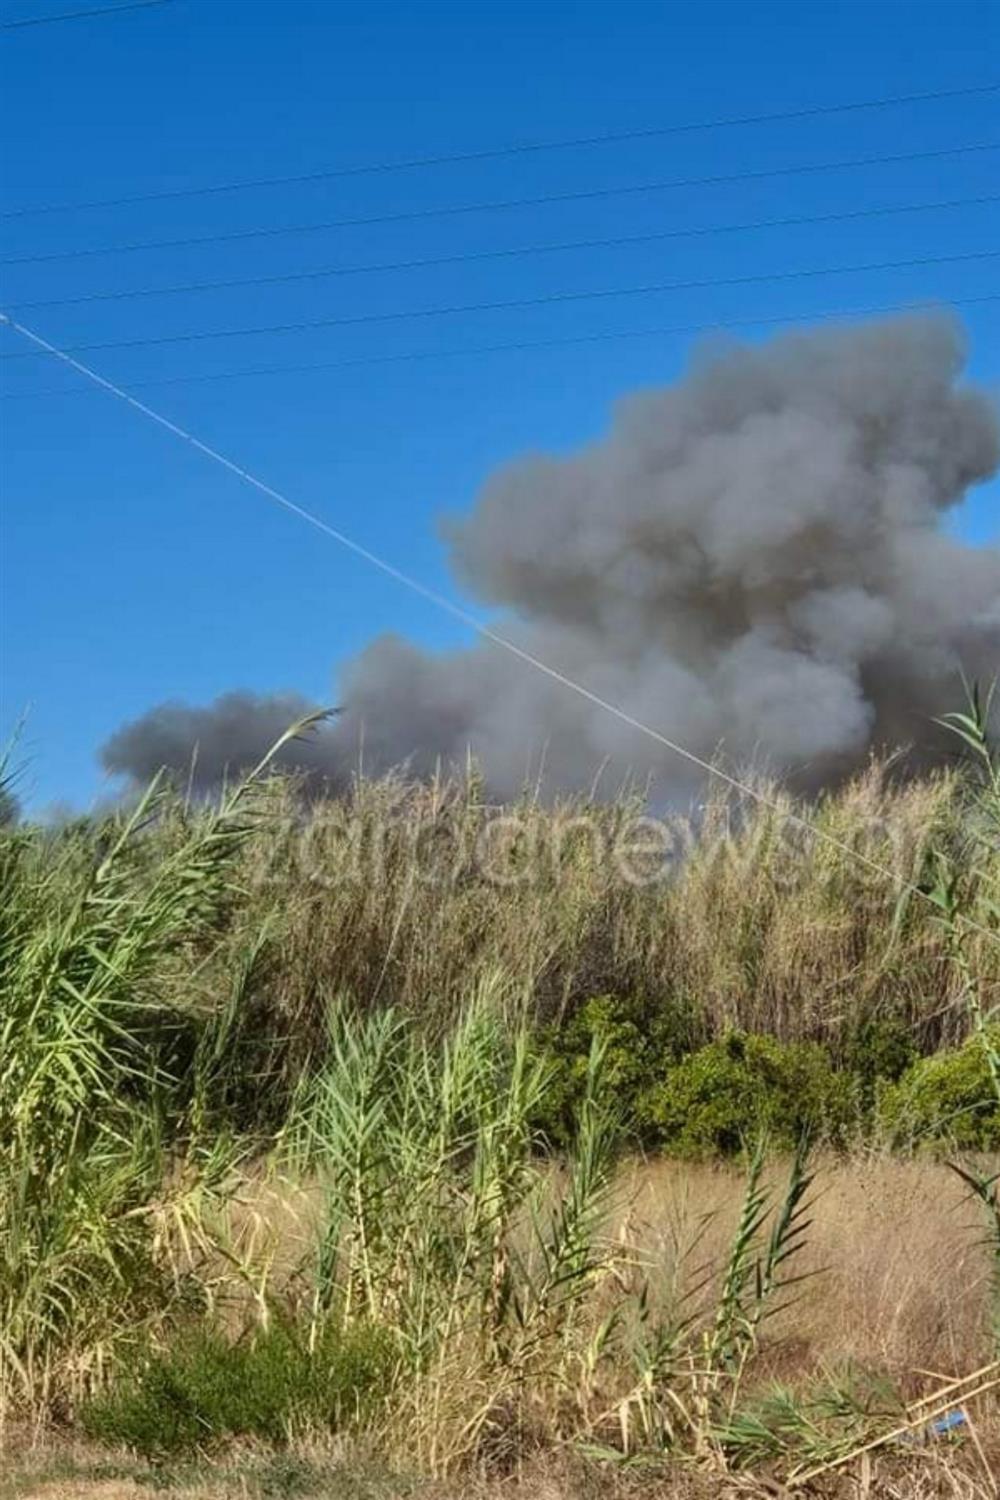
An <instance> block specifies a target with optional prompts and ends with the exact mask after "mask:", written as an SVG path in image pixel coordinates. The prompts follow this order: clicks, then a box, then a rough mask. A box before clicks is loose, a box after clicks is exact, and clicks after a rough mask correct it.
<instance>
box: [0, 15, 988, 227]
mask: <svg viewBox="0 0 1000 1500" xmlns="http://www.w3.org/2000/svg"><path fill="white" fill-rule="evenodd" d="M147 3H150V4H156V3H160V4H162V3H164V0H147ZM119 9H125V7H124V6H122V7H119ZM98 13H99V14H100V12H98ZM14 24H17V23H14ZM20 24H21V25H31V24H33V23H31V22H21V23H20ZM998 90H1000V83H983V84H972V85H969V86H967V87H962V88H951V89H932V90H927V91H925V92H923V93H914V94H889V95H883V96H882V97H880V98H876V99H852V100H848V101H846V102H841V103H835V104H811V105H805V106H803V107H802V108H799V109H785V110H773V111H767V112H764V113H760V114H748V115H723V116H720V117H716V118H712V119H707V120H685V121H682V122H680V123H677V124H672V125H653V126H649V127H646V128H640V129H635V130H610V131H604V132H602V133H599V134H596V135H578V136H563V137H559V138H556V139H551V138H550V139H547V140H535V141H515V142H513V143H510V144H507V145H503V146H486V147H481V148H478V149H476V150H472V151H448V152H442V153H438V154H436V155H431V156H411V157H401V158H399V159H396V160H385V161H369V162H354V163H351V164H349V165H347V166H343V167H321V168H318V169H317V170H315V171H312V172H296V173H293V174H290V175H284V176H276V177H243V178H236V179H234V180H230V181H226V182H211V183H206V184H205V185H203V186H202V187H193V188H168V189H164V190H162V191H160V192H154V193H131V194H127V195H123V196H120V197H116V198H91V199H87V200H84V201H82V202H81V201H77V202H70V203H66V202H60V203H42V204H34V205H26V206H25V207H22V208H14V209H8V210H6V211H5V212H4V213H3V214H0V218H4V219H14V218H27V217H29V216H31V215H35V214H56V213H79V212H82V211H83V210H85V209H97V208H124V207H127V206H129V205H131V204H136V203H165V202H171V201H174V200H176V199H180V198H206V197H210V196H212V195H213V194H216V193H237V192H244V191H246V190H248V189H250V188H270V187H292V186H295V185H297V184H301V183H307V182H328V181H332V180H334V179H336V178H343V177H361V176H365V175H367V174H371V173H381V172H405V171H416V170H419V169H424V168H427V167H441V166H449V165H453V164H458V163H463V162H465V163H470V162H481V161H491V160H494V159H496V158H499V157H504V156H526V155H530V154H534V153H538V152H544V151H565V150H568V149H570V148H573V147H586V146H607V145H617V144H619V143H621V142H625V141H644V140H656V139H660V138H661V137H664V136H670V135H683V134H688V133H691V132H696V131H700V130H728V129H732V128H733V127H735V126H743V125H776V124H781V123H785V122H791V121H795V120H807V119H815V118H817V117H821V116H825V115H841V114H849V113H853V112H857V111H861V110H873V109H891V108H894V107H896V106H898V105H905V104H926V103H930V102H932V101H935V100H940V99H967V98H971V97H974V96H976V95H982V94H994V93H996V92H997V91H998Z"/></svg>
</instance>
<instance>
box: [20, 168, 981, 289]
mask: <svg viewBox="0 0 1000 1500" xmlns="http://www.w3.org/2000/svg"><path fill="white" fill-rule="evenodd" d="M998 149H1000V142H998V141H972V142H970V143H968V144H966V145H962V146H941V147H937V148H935V149H934V150H929V151H903V152H897V153H894V154H892V155H888V156H854V157H846V158H840V159H838V160H834V161H821V162H802V163H799V164H798V165H794V166H784V167H760V168H755V169H753V170H748V169H746V168H744V169H742V170H741V171H738V172H721V173H716V174H714V175H712V176H708V177H674V178H667V179H666V180H664V181H657V182H635V183H625V184H622V185H619V186H617V187H606V188H584V189H580V190H577V191H574V192H568V193H542V194H540V195H538V196H536V197H530V198H495V199H485V200H483V201H480V202H476V203H445V204H442V205H440V206H439V207H430V208H414V209H396V210H393V211H392V212H391V213H380V214H362V215H358V216H355V217H351V218H346V219H326V220H323V221H322V222H321V223H316V224H267V225H263V226H261V227H259V228H257V229H235V230H228V231H226V232H224V233H222V234H200V235H185V236H183V237H181V238H178V239H169V240H128V241H125V242H124V243H121V244H117V245H85V246H83V247H82V248H80V249H77V250H50V251H40V252H35V253H33V254H31V255H14V256H8V257H6V258H5V259H4V260H0V265H2V266H30V265H42V264H46V263H51V262H54V261H66V260H81V259H83V258H86V257H92V256H95V255H133V254H136V253H137V252H139V251H143V250H178V249H184V248H191V247H193V246H197V245H222V244H232V243H234V242H236V241H239V240H253V239H262V238H273V237H275V236H278V235H289V234H319V233H322V232H324V231H326V230H330V229H354V228H362V227H364V226H366V225H372V224H405V223H412V222H414V221H416V220H422V219H442V218H454V217H456V216H458V215H462V214H479V213H501V212H505V211H507V210H508V209H514V208H539V207H542V206H543V205H546V204H554V203H585V202H591V201H594V200H596V199H600V198H620V197H624V196H627V195H630V194H638V193H659V192H666V191H669V190H671V189H674V188H689V187H723V186H726V185H727V184H731V183H735V182H762V181H765V180H768V179H771V178H775V177H800V176H807V175H809V174H810V173H813V172H839V171H847V170H850V169H853V168H857V167H883V166H897V165H900V164H901V163H903V162H915V161H939V160H943V159H944V158H947V157H952V156H968V155H971V154H973V153H976V152H980V151H996V150H998Z"/></svg>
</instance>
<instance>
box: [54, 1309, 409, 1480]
mask: <svg viewBox="0 0 1000 1500" xmlns="http://www.w3.org/2000/svg"><path fill="white" fill-rule="evenodd" d="M395 1366H396V1356H395V1354H394V1350H393V1345H392V1342H391V1340H390V1339H389V1337H388V1336H387V1334H385V1333H384V1332H383V1331H380V1330H378V1329H374V1328H367V1327H365V1326H363V1325H360V1326H357V1327H355V1328H354V1329H352V1330H351V1331H350V1332H349V1333H345V1332H343V1331H341V1330H335V1329H334V1328H333V1327H332V1326H329V1327H327V1328H325V1329H324V1330H323V1333H322V1335H321V1337H320V1338H319V1339H318V1340H316V1341H315V1342H314V1343H313V1345H312V1347H310V1346H309V1345H308V1343H306V1342H304V1341H303V1340H302V1338H301V1337H300V1333H299V1331H297V1330H296V1329H295V1328H294V1327H293V1326H292V1325H290V1324H275V1325H273V1326H272V1327H270V1328H268V1329H266V1330H260V1331H258V1332H257V1333H256V1335H255V1336H254V1337H252V1338H247V1339H244V1340H240V1341H236V1342H233V1341H232V1340H230V1339H227V1338H226V1337H225V1335H223V1334H222V1333H220V1332H218V1331H215V1330H213V1329H210V1328H199V1329H195V1330H190V1329H189V1330H187V1331H186V1332H184V1333H182V1334H180V1335H178V1336H177V1337H175V1339H174V1341H173V1342H172V1343H171V1344H170V1345H169V1346H168V1347H167V1349H166V1350H164V1351H162V1352H159V1353H154V1354H151V1355H150V1356H149V1357H148V1358H147V1360H146V1361H145V1363H144V1364H143V1365H142V1367H141V1368H140V1370H139V1372H138V1374H137V1375H135V1376H133V1377H131V1378H121V1379H119V1380H118V1381H117V1382H116V1383H115V1384H114V1385H113V1386H112V1387H111V1389H110V1390H109V1391H107V1392H106V1393H104V1394H103V1395H101V1396H98V1397H94V1398H92V1399H91V1400H89V1401H87V1402H85V1403H84V1404H83V1406H82V1408H81V1412H80V1420H81V1425H82V1426H83V1428H84V1430H85V1431H86V1432H87V1433H88V1435H89V1436H91V1437H93V1438H95V1439H97V1440H98V1441H99V1442H104V1443H108V1444H110V1445H113V1446H120V1447H126V1448H131V1449H134V1450H135V1451H136V1452H138V1453H141V1454H143V1455H144V1456H146V1457H155V1456H160V1455H167V1454H175V1453H183V1452H185V1451H190V1450H192V1449H195V1448H207V1447H211V1446H213V1445H215V1444H218V1443H220V1442H222V1441H224V1440H226V1439H228V1438H235V1437H256V1438H260V1439H262V1440H263V1441H265V1442H268V1443H272V1444H276V1445H280V1444H283V1443H284V1442H286V1441H287V1439H288V1438H289V1436H290V1435H291V1434H292V1433H293V1432H295V1431H297V1430H304V1429H317V1430H325V1431H336V1430H338V1429H340V1428H341V1427H343V1426H345V1425H346V1424H348V1423H350V1422H353V1421H356V1420H358V1419H359V1418H360V1417H361V1416H363V1415H364V1414H365V1413H366V1412H367V1413H369V1414H370V1412H371V1410H372V1408H373V1406H374V1405H376V1404H377V1403H378V1401H380V1400H381V1399H382V1398H384V1396H386V1395H387V1394H388V1392H389V1390H390V1389H391V1386H392V1380H393V1375H394V1370H395Z"/></svg>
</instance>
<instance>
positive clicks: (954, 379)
mask: <svg viewBox="0 0 1000 1500" xmlns="http://www.w3.org/2000/svg"><path fill="white" fill-rule="evenodd" d="M963 363H964V344H963V339H962V336H961V331H960V329H959V328H958V327H957V325H956V324H955V323H954V322H953V321H952V320H951V319H950V318H947V317H945V316H920V317H906V318H895V319H892V320H888V321H880V322H877V323H871V324H867V325H863V326H858V327H851V328H836V329H829V328H827V329H823V330H820V331H811V332H806V333H795V334H791V335H786V336H783V337H780V338H776V339H774V340H773V341H772V342H770V343H769V344H767V345H764V346H762V347H732V346H727V347H724V348H720V347H719V346H715V347H713V348H711V349H708V350H705V351H702V353H701V354H700V355H699V356H698V357H696V359H695V360H694V363H693V367H692V369H691V370H690V372H689V373H688V374H687V376H686V377H685V378H684V379H683V380H681V381H680V382H679V383H678V384H676V385H674V386H672V387H668V388H667V389H664V390H654V391H649V392H644V393H640V394H637V395H632V396H630V397H629V398H628V399H626V400H624V401H623V402H622V403H621V404H620V406H619V407H618V409H617V410H616V412H615V414H614V418H613V421H612V424H611V428H610V431H609V432H608V433H607V435H606V436H604V437H602V438H600V439H599V440H598V441H597V442H594V443H592V444H591V445H590V446H588V447H586V448H583V449H582V450H580V451H579V452H578V453H576V454H573V455H571V456H570V457H559V458H554V457H548V456H545V455H540V454H539V455H532V456H528V457H525V458H522V459H520V460H518V461H517V462H515V463H513V464H511V465H510V466H508V467H506V468H504V469H502V470H501V471H500V472H499V473H497V474H496V475H494V477H493V478H491V479H490V480H489V481H488V483H487V484H486V486H485V488H484V489H483V492H482V493H481V495H480V496H479V498H478V500H477V502H476V505H475V506H474V508H473V510H472V512H471V513H470V514H469V515H468V516H464V517H461V518H458V519H454V520H451V521H450V522H448V523H447V524H446V527H445V536H446V538H447V540H448V542H449V544H450V547H451V553H452V560H453V565H454V568H455V571H456V575H457V577H458V578H459V579H460V580H461V582H462V583H463V584H464V585H465V586H466V587H467V588H468V589H469V590H470V591H471V592H472V593H473V594H475V595H476V596H477V597H478V598H479V599H480V600H482V601H483V602H484V603H486V604H489V605H492V606H497V607H499V609H500V611H501V612H502V623H501V625H500V627H499V628H500V629H502V631H503V632H504V633H505V634H506V635H507V636H508V637H509V638H510V639H512V640H514V641H516V642H517V643H518V644H519V645H521V646H523V647H524V648H525V649H526V650H528V651H530V652H531V653H532V654H533V655H534V656H536V657H539V658H541V659H542V660H543V661H545V662H547V663H548V664H550V665H551V666H552V667H554V668H556V669H558V670H559V671H560V672H563V673H565V674H566V675H567V676H569V677H571V678H573V679H575V680H576V681H578V682H580V683H583V684H585V685H586V687H588V688H589V689H591V690H592V691H593V692H595V693H597V694H599V695H600V696H601V697H604V698H606V699H608V700H610V701H611V702H613V703H615V704H617V705H618V706H620V707H621V708H622V709H624V710H625V711H626V712H627V713H628V714H630V715H631V716H632V717H634V718H635V719H637V720H639V721H640V722H642V723H644V724H647V725H650V726H652V727H653V728H655V729H656V730H658V731H659V732H660V733H662V734H665V735H667V736H669V737H670V738H671V739H674V740H676V741H678V742H679V743H681V744H683V745H685V746H687V747H688V748H690V749H691V750H693V751H695V752H696V753H697V754H699V755H702V756H712V755H713V754H715V753H716V752H717V751H718V750H719V749H720V748H721V750H722V752H723V753H724V754H725V756H726V757H727V758H728V759H729V760H731V761H736V762H740V761H744V760H747V759H751V758H754V757H758V758H760V757H763V758H764V759H766V760H767V761H768V762H769V763H770V764H771V765H772V766H773V767H775V768H780V769H781V770H783V771H785V772H787V773H788V774H790V775H791V776H792V777H793V778H794V779H796V780H797V781H798V783H799V784H801V785H805V786H811V785H818V784H820V783H822V782H824V781H826V780H829V779H831V778H836V777H839V776H840V775H842V774H844V773H845V772H846V771H849V770H850V769H851V768H853V767H855V766H857V765H858V764H859V762H860V761H861V760H862V759H863V758H864V757H865V756H866V755H867V753H868V752H869V749H870V748H871V747H872V746H873V745H882V744H892V745H895V744H898V743H900V742H907V743H912V742H915V743H917V744H925V745H926V744H927V743H928V735H929V721H930V719H931V716H932V715H934V714H936V713H940V712H942V711H944V710H946V709H948V708H950V707H953V706H955V704H956V700H957V697H958V694H959V693H960V680H959V673H960V671H962V670H964V671H965V673H966V674H967V675H969V676H977V675H978V676H981V677H991V676H992V675H993V674H994V673H995V672H996V670H997V666H998V663H1000V549H997V548H976V547H971V546H968V545H963V544H962V543H961V542H959V541H957V540H955V539H953V538H951V537H949V536H948V535H947V534H946V533H945V532H944V531H943V529H942V526H941V521H942V516H943V514H944V512H946V511H947V510H948V508H949V507H951V506H954V505H955V504H957V503H958V502H959V501H960V500H961V499H962V497H963V495H964V493H965V491H966V490H967V488H968V487H969V486H970V485H972V484H975V483H977V482H978V481H981V480H983V479H985V478H987V477H988V476H989V475H990V474H992V473H993V472H994V471H995V470H996V468H997V465H998V462H1000V422H998V413H997V410H996V408H995V406H994V404H993V403H992V402H991V401H990V400H989V399H988V398H987V396H986V395H985V394H984V393H983V392H980V391H976V390H972V389H968V388H964V387H963V386H962V385H961V384H960V376H961V372H962V367H963ZM341 686H342V693H341V701H342V703H343V705H344V712H343V715H342V716H341V717H340V718H339V719H338V720H337V721H336V722H335V723H334V724H333V725H331V726H328V727H327V728H326V730H325V731H324V732H323V733H322V734H320V735H319V736H318V737H317V738H316V740H315V741H314V742H313V743H312V744H311V745H309V746H308V747H296V748H295V752H294V753H293V755H292V757H291V758H292V759H293V760H294V761H295V762H296V763H297V764H299V765H302V766H304V767H305V768H306V769H307V770H309V771H311V772H313V773H318V774H321V775H325V776H328V777H329V778H330V779H331V780H332V781H333V782H334V783H335V782H337V781H338V780H339V779H340V778H341V777H342V776H343V775H344V774H345V771H347V770H349V769H351V768H352V767H354V766H355V765H357V763H358V746H359V744H360V743H361V742H363V747H364V748H363V763H364V765H365V767H366V768H367V769H370V770H381V769H384V768H387V767H389V766H392V765H398V764H400V763H401V762H409V763H410V764H411V765H412V767H413V769H414V770H415V771H417V772H418V773H421V772H426V771H427V770H428V769H430V768H431V767H433V765H434V764H435V762H437V761H438V760H443V761H445V762H449V761H459V760H462V759H464V757H465V756H466V755H467V754H468V753H469V752H471V753H472V754H473V755H474V756H475V757H477V758H478V759H479V761H480V763H481V765H482V766H483V769H484V771H485V773H486V775H487V777H488V779H489V781H490V783H491V785H492V786H493V787H494V788H495V789H496V791H497V792H498V793H501V794H503V793H509V792H511V791H512V790H516V789H517V788H518V787H519V786H520V785H522V784H523V783H524V780H525V778H526V776H527V775H529V774H530V773H531V771H532V768H533V767H535V768H537V766H538V764H539V761H540V759H541V758H544V764H545V773H546V776H547V778H548V782H549V784H550V785H552V786H558V787H567V786H574V785H575V786H581V785H587V784H589V783H590V782H591V780H592V779H593V776H594V773H595V771H596V770H597V768H598V767H599V766H600V765H601V764H602V763H605V762H608V763H610V764H611V765H612V766H613V767H615V768H616V770H617V771H618V772H620V773H625V772H626V771H631V772H634V773H637V774H639V775H641V776H649V775H651V776H652V777H653V778H654V779H655V780H656V781H657V782H658V783H659V784H660V785H661V787H662V788H663V789H664V790H665V792H666V793H667V794H668V795H669V794H671V793H673V792H678V791H680V790H682V789H684V788H686V787H690V785H691V784H692V783H691V780H690V777H689V776H686V774H685V767H684V765H683V763H682V762H679V761H678V760H677V758H676V757H675V756H673V755H672V753H671V752H670V751H668V750H666V749H664V748H663V747H660V746H658V745H656V744H655V743H653V742H652V741H650V740H649V739H648V738H647V737H645V736H643V735H641V734H640V733H638V732H637V731H635V730H632V729H630V728H629V727H627V726H626V725H624V724H622V723H621V722H620V721H619V720H617V719H615V718H614V717H613V716H612V715H610V714H609V713H607V712H606V711H605V710H603V709H601V708H599V707H597V706H596V705H594V704H592V703H589V702H587V701H585V700H584V699H582V698H580V697H579V696H578V695H576V694H575V693H573V692H572V691H570V690H569V689H567V688H566V687H564V686H563V685H561V684H559V683H557V682H554V681H553V680H551V679H550V678H547V677H545V676H543V675H541V674H539V673H538V672H537V671H535V670H534V669H533V668H532V667H530V666H528V665H526V664H525V663H524V662H522V661H519V660H517V659H516V658H514V657H512V656H511V655H510V654H509V653H507V652H505V651H503V650H502V649H500V648H498V647H496V646H494V645H491V644H489V643H483V644H480V645H475V646H473V647H471V648H468V649H463V650H456V651H451V652H442V653H428V652H426V651H423V650H420V649H418V648H417V647H416V646H413V645H411V644H409V643H408V642H406V641H404V640H401V639H400V638H398V637H396V636H384V637H381V638H379V639H377V640H375V641H374V642H373V643H372V644H371V645H370V646H368V647H367V648H366V649H365V650H364V651H362V652H361V653H360V654H359V655H358V656H357V657H355V658H354V659H353V660H352V661H350V662H349V663H348V664H347V665H346V667H345V668H344V669H343V670H342V672H341ZM304 706H305V705H303V704H302V703H301V701H300V700H296V699H294V698H292V697H289V696H282V697H276V698H253V697H250V696H248V695H237V694H230V695H228V696H226V697H225V698H222V699H219V700H218V701H217V702H216V703H215V704H213V705H211V706H209V707H208V708H204V709H190V708H184V707H180V706H171V705H165V706H163V707H160V708H157V709H154V710H153V711H152V712H151V713H150V714H147V715H146V716H145V717H143V718H141V719H139V720H138V721H136V722H135V723H133V724H131V725H128V726H126V727H125V728H124V729H122V730H120V731H119V732H118V733H117V734H116V735H115V736H114V737H113V738H112V739H111V740H110V741H109V742H108V744H107V745H106V746H105V747H104V750H103V752H102V759H103V762H104V765H105V766H106V767H107V769H108V770H110V771H112V772H116V773H123V774H125V775H126V776H128V777H131V778H133V779H136V780H141V779H143V778H145V777H146V776H147V775H148V774H149V773H150V772H151V771H152V770H153V769H155V768H156V766H158V765H161V764H165V765H168V766H171V767H173V768H175V769H178V770H181V771H183V772H186V771H187V769H188V766H189V763H190V760H191V755H192V748H193V746H194V745H195V744H196V743H197V746H198V758H197V765H196V772H195V780H196V782H197V784H199V785H207V784H209V783H211V782H212V781H214V780H217V779H218V777H219V776H220V774H221V773H222V771H223V769H224V768H225V767H226V766H229V767H231V768H235V767H238V766H243V765H246V764H247V763H249V762H251V761H254V760H256V759H257V757H258V756H259V755H260V754H261V753H262V752H263V750H264V749H265V748H266V745H267V743H268V742H269V741H270V740H272V739H273V738H275V737H276V734H277V732H278V730H279V729H280V728H281V727H282V726H283V725H284V724H285V723H286V722H287V721H288V719H289V718H291V717H293V716H294V714H295V713H296V712H299V711H301V709H302V708H303V707H304ZM619 779H620V778H619Z"/></svg>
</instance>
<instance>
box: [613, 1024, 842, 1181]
mask: <svg viewBox="0 0 1000 1500" xmlns="http://www.w3.org/2000/svg"><path fill="white" fill-rule="evenodd" d="M856 1109H857V1089H856V1086H855V1084H854V1082H853V1080H852V1079H851V1078H850V1076H849V1075H847V1074H844V1073H836V1072H834V1071H833V1069H832V1067H831V1063H830V1058H829V1056H828V1055H827V1053H826V1052H825V1050H824V1049H823V1048H822V1047H819V1046H817V1045H816V1044H815V1043H811V1042H797V1043H790V1044H783V1043H781V1042H778V1041H775V1039H774V1038H773V1037H769V1036H755V1035H746V1034H744V1033H742V1032H731V1033H730V1034H729V1035H728V1036H726V1037H724V1038H722V1039H721V1040H720V1041H717V1042H712V1043H711V1044H710V1045H709V1046H707V1047H702V1048H701V1049H700V1050H699V1051H697V1052H694V1053H692V1054H691V1055H690V1056H689V1057H686V1058H684V1059H683V1060H682V1061H680V1062H678V1063H675V1064H674V1065H673V1066H672V1067H670V1068H668V1070H667V1072H666V1075H665V1077H664V1078H663V1079H662V1081H661V1082H660V1083H659V1084H658V1085H657V1086H656V1087H655V1088H653V1089H651V1090H650V1091H649V1092H648V1093H647V1094H646V1095H645V1096H644V1097H643V1099H642V1101H641V1103H640V1107H639V1110H640V1116H641V1119H642V1121H643V1123H644V1124H645V1126H646V1129H647V1133H649V1134H655V1136H656V1137H657V1139H658V1140H659V1143H660V1144H661V1145H662V1146H663V1147H665V1149H667V1150H668V1151H670V1152H671V1153H673V1154H676V1155H678V1156H696V1157H697V1156H707V1155H713V1154H720V1155H724V1156H725V1155H732V1154H733V1153H734V1152H737V1151H739V1150H740V1148H741V1147H742V1146H743V1144H744V1143H745V1142H746V1140H747V1138H748V1137H750V1136H754V1135H757V1134H759V1133H760V1132H766V1133H767V1135H768V1137H769V1138H770V1140H771V1142H772V1144H773V1145H775V1146H777V1147H779V1148H782V1149H790V1148H792V1147H794V1146H795V1145H796V1144H797V1142H798V1141H799V1140H800V1139H801V1138H802V1136H803V1135H806V1134H813V1135H817V1134H819V1135H823V1136H825V1137H826V1138H827V1139H830V1140H833V1141H838V1140H841V1139H842V1138H843V1136H844V1134H845V1132H846V1130H847V1129H848V1127H849V1124H850V1122H851V1119H852V1116H853V1115H854V1114H855V1113H856Z"/></svg>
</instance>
